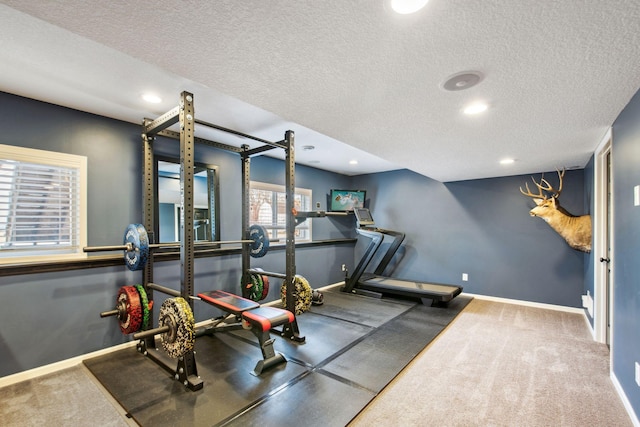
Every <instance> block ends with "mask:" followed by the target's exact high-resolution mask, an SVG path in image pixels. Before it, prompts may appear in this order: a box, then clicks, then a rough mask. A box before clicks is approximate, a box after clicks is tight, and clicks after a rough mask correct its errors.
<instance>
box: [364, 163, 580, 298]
mask: <svg viewBox="0 0 640 427" xmlns="http://www.w3.org/2000/svg"><path fill="white" fill-rule="evenodd" d="M555 175H556V172H555V171H553V172H549V173H547V174H546V175H545V176H546V177H547V178H549V179H550V180H552V179H557V178H556V177H555ZM536 178H539V175H537V176H536ZM530 179H531V178H530V176H512V177H506V178H495V179H482V180H474V181H460V182H451V183H446V184H443V183H441V182H438V181H434V180H432V179H429V178H426V177H424V176H421V175H418V174H415V173H413V172H410V171H407V170H403V171H394V172H386V173H380V174H372V175H366V176H360V177H357V178H355V179H354V182H355V185H354V186H355V187H358V188H364V189H366V190H367V191H368V193H367V198H368V199H369V200H368V206H369V207H370V208H371V211H372V213H373V216H374V219H375V220H376V224H377V225H378V226H380V227H382V228H388V229H392V230H398V231H404V232H405V233H407V237H406V239H405V243H404V245H403V247H402V248H401V250H400V251H399V253H398V257H399V258H400V259H397V260H396V262H395V270H393V271H387V272H386V274H387V275H393V276H394V277H399V278H406V279H415V280H423V281H431V282H439V283H450V284H458V285H462V286H464V290H465V291H466V292H470V293H477V294H482V295H490V296H496V297H503V298H513V299H519V300H526V301H533V302H540V303H547V304H558V305H563V306H569V307H579V306H581V299H580V294H581V292H582V290H583V281H584V262H585V255H584V254H583V253H581V252H577V251H575V250H573V249H571V248H570V247H569V246H568V245H567V244H566V243H565V241H564V240H563V239H562V238H561V237H560V236H558V235H557V234H556V232H555V231H553V230H552V229H551V228H550V227H549V226H548V225H547V224H546V223H545V222H544V221H542V220H541V219H539V218H532V217H530V216H529V213H528V212H529V210H530V209H531V208H532V207H533V206H534V203H533V201H532V200H531V198H528V197H525V196H523V195H522V194H520V191H519V190H518V188H519V187H520V186H524V184H525V182H527V181H530ZM551 182H554V181H551ZM583 188H584V183H583V173H582V171H581V170H579V171H567V172H566V175H565V178H564V189H563V191H562V197H561V202H562V205H563V206H564V207H565V208H566V209H567V210H568V211H570V212H571V213H573V214H575V215H579V214H583V213H586V212H584V208H583ZM462 273H467V274H468V275H469V281H468V282H463V281H462V280H461V279H462Z"/></svg>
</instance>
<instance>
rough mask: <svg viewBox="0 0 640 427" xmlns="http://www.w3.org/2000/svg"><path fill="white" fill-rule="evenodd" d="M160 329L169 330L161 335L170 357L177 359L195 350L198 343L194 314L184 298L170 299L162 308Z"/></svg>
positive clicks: (163, 345)
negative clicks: (165, 327) (165, 328)
mask: <svg viewBox="0 0 640 427" xmlns="http://www.w3.org/2000/svg"><path fill="white" fill-rule="evenodd" d="M158 322H159V327H162V326H168V327H169V330H168V331H167V332H164V333H162V334H160V340H161V342H162V347H163V348H164V350H165V351H166V352H167V354H168V355H169V357H172V358H174V359H177V358H178V357H181V356H182V355H184V354H186V353H187V352H189V351H191V350H193V347H194V346H195V343H196V327H195V319H194V318H193V312H192V311H191V307H189V304H188V303H187V301H186V300H185V299H184V298H182V297H176V298H168V299H166V300H165V301H164V302H163V303H162V306H160V314H159V320H158Z"/></svg>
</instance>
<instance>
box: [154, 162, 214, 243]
mask: <svg viewBox="0 0 640 427" xmlns="http://www.w3.org/2000/svg"><path fill="white" fill-rule="evenodd" d="M157 171H158V173H157V178H158V181H157V185H156V189H157V198H156V200H157V210H156V214H157V215H156V233H157V236H158V238H157V239H156V240H157V241H158V242H160V243H166V242H178V241H180V240H181V239H182V235H181V229H180V202H181V197H180V163H179V161H177V160H172V159H159V160H158V161H157ZM218 194H219V182H218V167H217V166H213V165H205V164H200V163H197V164H196V165H195V167H194V178H193V205H194V212H193V227H194V230H193V231H194V239H195V241H216V240H220V232H219V230H218V226H217V225H218V222H219V221H218V218H219V216H218V209H217V207H218Z"/></svg>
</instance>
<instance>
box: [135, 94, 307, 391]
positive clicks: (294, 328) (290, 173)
mask: <svg viewBox="0 0 640 427" xmlns="http://www.w3.org/2000/svg"><path fill="white" fill-rule="evenodd" d="M193 101H194V99H193V94H192V93H189V92H186V91H185V92H182V93H181V94H180V99H179V105H178V106H177V107H175V108H173V109H172V110H170V111H168V112H166V113H165V114H163V115H161V116H160V117H158V118H157V119H155V120H150V119H144V120H143V123H142V143H143V161H144V167H143V182H142V184H143V188H142V190H143V191H142V193H143V205H142V216H143V221H144V223H143V225H144V227H145V228H146V229H147V230H151V232H150V236H149V240H150V243H155V236H154V234H155V233H154V231H153V230H155V197H156V192H155V176H154V153H153V144H154V141H155V139H156V137H157V136H163V137H168V138H170V139H175V140H179V141H180V184H181V185H180V199H181V210H180V229H181V232H182V239H181V240H180V293H179V295H177V292H173V294H176V295H174V296H181V297H182V298H184V299H185V300H186V301H187V302H188V303H189V306H190V308H191V309H192V310H193V305H194V302H193V300H194V297H193V295H194V258H195V254H194V252H195V250H194V246H195V245H194V237H195V236H194V228H193V225H194V224H193V223H194V196H193V183H194V166H195V160H194V154H195V144H196V143H200V144H204V145H209V146H212V147H215V148H218V149H222V150H226V151H230V152H233V153H237V154H239V155H240V158H241V164H242V194H241V197H242V239H249V238H250V236H249V227H250V200H249V191H250V166H251V157H252V156H256V155H260V154H262V153H264V152H266V151H269V150H272V149H275V148H279V149H283V150H284V151H285V174H286V176H285V195H286V204H285V209H286V246H285V257H286V259H285V274H284V280H285V283H286V284H287V287H286V303H287V306H286V307H285V308H286V309H287V310H289V311H291V312H292V313H294V316H295V301H294V298H293V289H294V286H293V283H294V278H295V275H296V264H295V226H296V222H295V209H294V193H295V135H294V132H293V131H291V130H287V131H286V132H285V137H284V139H283V140H281V141H277V142H271V141H267V140H264V139H261V138H257V137H254V136H251V135H248V134H244V133H242V132H238V131H234V130H231V129H227V128H224V127H221V126H218V125H214V124H211V123H208V122H205V121H202V120H196V119H195V113H194V102H193ZM176 123H179V127H180V130H179V132H175V131H171V130H168V128H169V127H171V126H173V125H175V124H176ZM196 124H198V125H202V126H205V127H208V128H212V129H216V130H219V131H223V132H227V133H231V134H234V135H237V136H241V137H243V138H248V139H251V140H254V141H258V142H261V143H262V144H264V145H262V146H260V147H257V148H254V149H250V148H249V146H248V145H243V146H241V147H234V146H231V145H227V144H223V143H220V142H215V141H210V140H207V139H203V138H199V137H196V136H195V125H196ZM153 252H154V251H150V253H149V259H148V261H147V263H146V264H145V266H144V269H143V286H144V288H145V290H146V292H147V296H148V298H149V301H152V300H153V289H154V288H155V289H156V290H159V291H163V292H166V291H167V290H168V289H166V288H162V287H159V286H157V285H154V283H153V261H154V254H153ZM250 260H251V258H250V248H249V247H248V246H247V245H243V246H242V272H247V271H249V270H250V269H251V266H250ZM263 274H265V273H263ZM279 276H282V275H279ZM151 316H152V318H151V320H150V322H149V324H150V325H153V324H154V320H153V313H152V314H151ZM281 336H283V337H286V338H289V339H291V340H294V341H298V342H302V341H304V339H305V338H304V337H303V336H300V331H299V329H298V323H297V319H296V318H295V317H294V321H293V322H291V323H288V324H285V325H284V326H283V329H282V332H281ZM155 346H156V345H155V339H154V337H148V338H145V339H144V340H141V341H140V343H139V344H138V350H139V351H140V352H142V353H143V354H146V355H147V356H150V357H151V358H152V359H153V360H154V361H156V362H157V363H159V364H160V365H162V366H163V367H164V368H165V369H167V370H169V371H170V372H173V370H172V368H171V367H169V366H167V365H166V363H164V362H163V361H162V360H159V359H158V358H157V357H156V356H155V355H154V352H147V349H149V348H155ZM175 375H176V379H178V380H180V381H181V382H183V383H184V385H185V386H187V387H189V388H190V389H192V390H198V389H200V388H202V381H201V380H200V379H199V378H198V375H197V368H196V363H195V352H194V351H189V352H188V353H187V354H185V355H184V356H183V357H181V358H180V359H179V360H178V367H177V369H176V370H175Z"/></svg>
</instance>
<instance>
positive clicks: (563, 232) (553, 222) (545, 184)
mask: <svg viewBox="0 0 640 427" xmlns="http://www.w3.org/2000/svg"><path fill="white" fill-rule="evenodd" d="M564 172H565V171H564V169H563V170H562V172H560V171H558V179H559V181H560V183H559V184H558V189H557V190H555V189H554V188H553V187H552V186H551V184H549V181H547V180H546V179H544V174H542V176H541V177H540V183H537V182H536V181H535V179H533V177H531V180H532V181H533V183H534V184H535V185H536V187H538V193H537V194H533V193H532V192H531V190H529V184H528V183H527V184H526V185H525V188H526V189H527V191H526V192H525V191H523V190H522V187H520V192H521V193H522V194H524V195H525V196H528V197H531V198H533V201H534V202H535V203H536V207H535V208H533V209H531V210H530V211H529V215H531V216H537V217H540V218H542V219H543V220H545V221H546V223H547V224H549V225H550V226H551V228H553V229H554V230H555V231H556V232H557V233H558V234H559V235H560V236H562V238H564V240H566V242H567V243H568V244H569V246H571V247H572V248H573V249H577V250H579V251H582V252H587V253H589V252H591V216H590V215H582V216H575V215H572V214H570V213H569V212H567V211H566V210H565V209H564V208H562V207H561V206H560V193H561V192H562V178H563V177H564ZM546 193H550V194H551V196H550V197H548V196H547V194H546Z"/></svg>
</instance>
